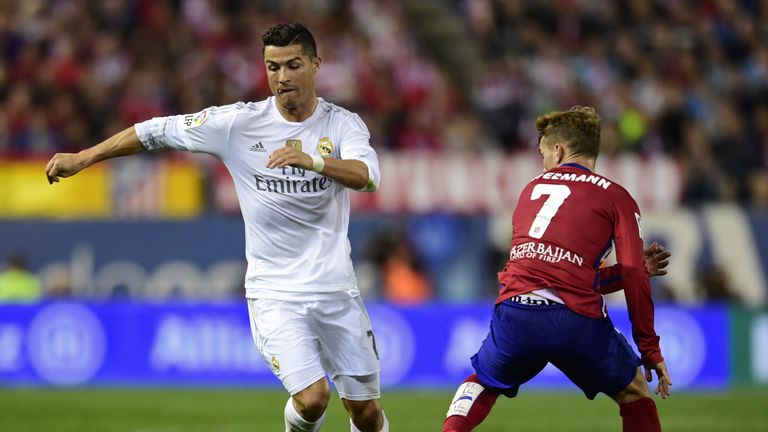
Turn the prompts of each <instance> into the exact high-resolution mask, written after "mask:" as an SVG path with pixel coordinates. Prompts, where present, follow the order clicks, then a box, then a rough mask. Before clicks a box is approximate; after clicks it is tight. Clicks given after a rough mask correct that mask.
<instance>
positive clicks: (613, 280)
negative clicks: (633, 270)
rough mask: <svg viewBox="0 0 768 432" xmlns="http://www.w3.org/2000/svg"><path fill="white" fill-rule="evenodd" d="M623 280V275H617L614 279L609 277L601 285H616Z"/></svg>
mask: <svg viewBox="0 0 768 432" xmlns="http://www.w3.org/2000/svg"><path fill="white" fill-rule="evenodd" d="M620 280H621V275H616V276H613V277H609V278H608V279H605V280H603V281H601V282H600V285H610V284H612V283H616V282H618V281H620Z"/></svg>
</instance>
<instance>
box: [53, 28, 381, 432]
mask: <svg viewBox="0 0 768 432" xmlns="http://www.w3.org/2000/svg"><path fill="white" fill-rule="evenodd" d="M262 40H263V42H264V50H263V52H264V63H265V67H266V71H267V76H268V78H269V86H270V89H271V91H272V93H273V96H271V97H269V98H268V99H266V100H263V101H260V102H255V103H250V102H249V103H243V102H238V103H235V104H233V105H227V106H221V107H210V108H207V109H204V110H202V111H200V112H198V113H195V114H188V115H177V116H170V117H158V118H153V119H151V120H148V121H145V122H142V123H138V124H136V125H135V126H134V127H130V128H128V129H126V130H124V131H122V132H120V133H118V134H116V135H114V136H113V137H111V138H108V139H107V140H105V141H103V142H101V143H99V144H97V145H96V146H94V147H91V148H88V149H86V150H83V151H81V152H79V153H70V154H66V153H60V154H56V155H54V156H53V158H52V159H51V160H50V161H49V162H48V165H47V166H46V174H47V175H48V179H49V181H50V182H58V181H59V178H60V177H69V176H72V175H75V174H76V173H78V172H79V171H81V170H82V169H84V168H86V167H88V166H90V165H92V164H94V163H96V162H98V161H101V160H104V159H108V158H112V157H117V156H125V155H130V154H134V153H138V152H141V151H143V150H154V149H159V148H170V149H178V150H186V151H192V152H203V153H209V154H212V155H214V156H216V157H217V158H218V159H220V160H221V161H222V162H223V163H224V164H225V165H226V167H227V168H228V170H229V172H230V174H231V176H232V178H233V180H234V184H235V189H236V191H237V196H238V199H239V201H240V209H241V211H242V214H243V219H244V220H245V239H246V242H245V249H246V251H245V252H246V257H247V259H248V270H247V273H246V280H245V288H246V297H247V301H248V311H249V315H250V319H251V329H252V332H253V339H254V342H255V343H256V345H257V347H258V350H259V352H260V353H261V355H262V356H263V357H264V360H265V361H266V362H267V364H268V365H269V367H270V368H271V369H272V371H273V373H274V374H275V375H276V376H277V377H278V378H279V379H280V381H281V382H282V383H283V386H285V388H286V390H288V392H289V393H290V395H291V397H290V398H289V399H288V402H287V404H286V406H285V411H284V413H285V425H286V431H317V430H320V427H321V425H322V423H323V420H324V418H325V414H324V413H325V409H326V407H327V406H328V401H329V399H330V390H329V385H328V381H327V380H326V374H328V375H329V376H330V378H331V379H332V380H333V382H334V384H335V386H336V389H337V391H338V393H339V396H340V398H341V400H342V402H343V404H344V407H345V408H346V409H347V411H348V412H349V414H350V417H351V418H350V429H351V430H352V431H363V432H369V431H371V432H372V431H377V432H378V431H388V430H389V425H388V422H387V418H386V416H385V415H384V413H383V411H382V409H381V403H380V390H379V361H378V352H377V351H376V342H375V339H374V336H373V331H372V330H371V324H370V321H369V320H368V315H367V312H366V310H365V307H364V306H363V302H362V301H361V300H360V297H359V291H358V288H357V283H356V280H355V275H354V272H353V269H352V261H351V258H350V245H349V240H348V238H347V229H348V224H349V193H348V189H355V190H359V191H363V192H373V191H374V190H376V188H377V186H378V184H379V181H380V173H379V165H378V158H377V156H376V152H375V151H374V150H373V149H372V148H371V146H370V144H369V139H370V134H369V132H368V129H367V128H366V126H365V124H364V123H363V122H362V120H361V119H360V117H359V116H357V115H356V114H354V113H351V112H349V111H347V110H345V109H343V108H340V107H338V106H336V105H333V104H331V103H329V102H326V101H324V100H323V99H321V98H318V97H317V95H316V90H315V75H316V74H317V72H318V71H319V69H320V57H318V56H317V51H316V46H315V40H314V38H313V36H312V34H311V33H310V32H309V31H308V30H307V29H306V28H305V27H303V26H302V25H301V24H278V25H275V26H273V27H271V28H270V29H269V30H267V31H266V32H265V33H264V35H263V36H262Z"/></svg>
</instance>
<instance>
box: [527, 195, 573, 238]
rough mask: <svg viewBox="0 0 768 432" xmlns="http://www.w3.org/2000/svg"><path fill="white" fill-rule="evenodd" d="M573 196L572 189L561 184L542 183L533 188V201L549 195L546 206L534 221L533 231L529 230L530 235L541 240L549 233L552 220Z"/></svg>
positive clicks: (545, 202)
mask: <svg viewBox="0 0 768 432" xmlns="http://www.w3.org/2000/svg"><path fill="white" fill-rule="evenodd" d="M570 194H571V188H569V187H568V186H566V185H561V184H547V183H540V184H537V185H536V186H534V187H533V191H532V192H531V201H536V200H537V199H539V198H541V196H542V195H549V198H547V200H546V201H544V205H543V206H541V210H539V212H538V213H536V217H535V218H534V219H533V223H532V224H531V229H530V230H528V235H529V236H531V237H533V238H537V239H540V238H541V237H542V236H543V235H544V232H546V231H547V228H548V227H549V223H550V222H552V218H553V217H555V214H556V213H557V211H558V210H559V209H560V206H561V205H563V203H564V202H565V199H566V198H568V196H569V195H570Z"/></svg>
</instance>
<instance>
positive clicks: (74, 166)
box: [45, 126, 144, 183]
mask: <svg viewBox="0 0 768 432" xmlns="http://www.w3.org/2000/svg"><path fill="white" fill-rule="evenodd" d="M143 150H144V147H142V145H141V142H140V141H139V137H138V136H137V135H136V129H135V128H134V127H133V126H131V127H129V128H127V129H125V130H124V131H122V132H119V133H117V134H115V135H113V136H111V137H110V138H107V139H106V140H104V141H102V142H100V143H99V144H96V145H95V146H93V147H91V148H87V149H85V150H82V151H80V152H78V153H56V154H55V155H53V157H52V158H51V160H50V161H48V165H46V166H45V175H46V176H48V183H53V182H58V181H59V178H60V177H71V176H73V175H75V174H77V173H79V172H80V171H82V170H84V169H85V168H88V167H89V166H91V165H93V164H95V163H96V162H99V161H102V160H104V159H110V158H113V157H118V156H128V155H132V154H135V153H139V152H141V151H143Z"/></svg>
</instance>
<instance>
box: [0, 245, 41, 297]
mask: <svg viewBox="0 0 768 432" xmlns="http://www.w3.org/2000/svg"><path fill="white" fill-rule="evenodd" d="M6 264H7V266H6V268H5V270H3V271H2V272H0V303H31V302H36V301H38V300H40V298H41V297H42V290H41V289H40V281H39V280H38V279H37V276H35V275H34V274H33V273H30V272H29V270H27V258H26V257H25V256H24V254H22V253H21V252H14V253H12V254H11V255H9V256H8V259H7V261H6Z"/></svg>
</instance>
